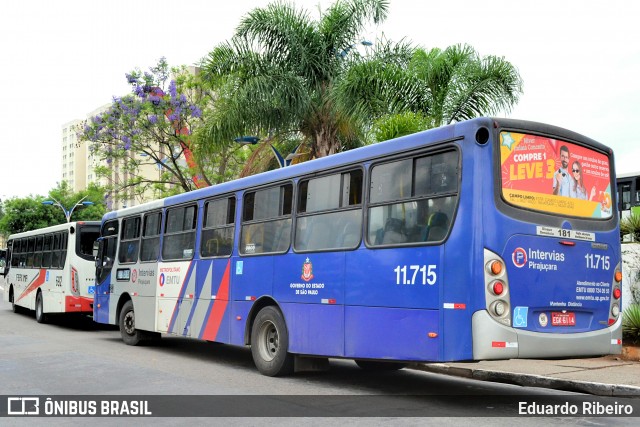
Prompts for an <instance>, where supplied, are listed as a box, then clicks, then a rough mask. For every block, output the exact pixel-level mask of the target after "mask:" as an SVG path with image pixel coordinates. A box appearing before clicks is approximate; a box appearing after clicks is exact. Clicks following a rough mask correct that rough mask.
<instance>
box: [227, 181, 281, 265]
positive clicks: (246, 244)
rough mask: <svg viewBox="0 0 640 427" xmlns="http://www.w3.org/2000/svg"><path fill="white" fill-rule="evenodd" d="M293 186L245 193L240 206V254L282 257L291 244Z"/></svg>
mask: <svg viewBox="0 0 640 427" xmlns="http://www.w3.org/2000/svg"><path fill="white" fill-rule="evenodd" d="M292 203H293V185H291V184H284V185H279V186H276V187H270V188H266V189H263V190H258V191H253V192H250V193H246V194H245V196H244V202H243V205H244V207H243V212H242V228H241V231H240V241H241V243H240V253H241V254H242V255H251V254H259V253H274V252H275V253H284V252H286V251H287V250H288V249H289V246H290V244H291V208H292Z"/></svg>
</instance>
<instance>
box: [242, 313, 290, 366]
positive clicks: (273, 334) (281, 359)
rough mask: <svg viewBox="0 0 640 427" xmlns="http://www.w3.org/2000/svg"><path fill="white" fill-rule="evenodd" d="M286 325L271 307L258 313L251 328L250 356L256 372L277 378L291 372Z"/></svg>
mask: <svg viewBox="0 0 640 427" xmlns="http://www.w3.org/2000/svg"><path fill="white" fill-rule="evenodd" d="M288 349H289V334H288V332H287V325H286V324H285V322H284V318H283V317H282V314H281V313H280V310H278V309H277V308H275V307H273V306H268V307H264V308H263V309H262V310H260V311H259V312H258V315H257V316H256V319H255V321H254V322H253V327H252V328H251V355H252V356H253V362H254V363H255V365H256V367H257V368H258V371H260V373H261V374H263V375H268V376H270V377H277V376H281V375H288V374H291V373H292V372H293V360H294V358H293V355H292V354H291V353H289V352H288V351H287V350H288Z"/></svg>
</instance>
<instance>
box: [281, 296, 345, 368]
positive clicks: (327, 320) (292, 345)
mask: <svg viewBox="0 0 640 427" xmlns="http://www.w3.org/2000/svg"><path fill="white" fill-rule="evenodd" d="M280 308H281V309H282V311H283V314H284V318H285V322H286V323H287V329H288V331H289V351H290V352H292V353H300V354H313V355H327V356H343V355H344V339H343V337H344V307H343V306H341V305H328V304H287V303H285V304H281V305H280Z"/></svg>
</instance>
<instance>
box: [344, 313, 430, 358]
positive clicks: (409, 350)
mask: <svg viewBox="0 0 640 427" xmlns="http://www.w3.org/2000/svg"><path fill="white" fill-rule="evenodd" d="M437 330H438V311H437V310H411V309H402V308H386V307H353V306H347V307H345V356H346V357H352V358H356V359H358V358H363V359H365V358H376V359H395V360H433V361H435V360H438V349H439V346H440V342H441V341H440V338H439V337H436V338H429V336H428V334H429V332H433V331H437Z"/></svg>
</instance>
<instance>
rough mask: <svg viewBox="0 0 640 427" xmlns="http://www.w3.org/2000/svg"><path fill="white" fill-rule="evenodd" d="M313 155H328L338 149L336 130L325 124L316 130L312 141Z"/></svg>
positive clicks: (317, 156)
mask: <svg viewBox="0 0 640 427" xmlns="http://www.w3.org/2000/svg"><path fill="white" fill-rule="evenodd" d="M313 145H314V150H313V151H314V153H313V154H314V156H315V157H316V158H320V157H325V156H330V155H332V154H336V153H337V152H338V151H340V143H339V141H338V139H337V138H336V130H335V129H332V128H331V127H330V126H328V125H325V126H322V127H320V128H319V129H318V130H316V133H315V141H314V144H313Z"/></svg>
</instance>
